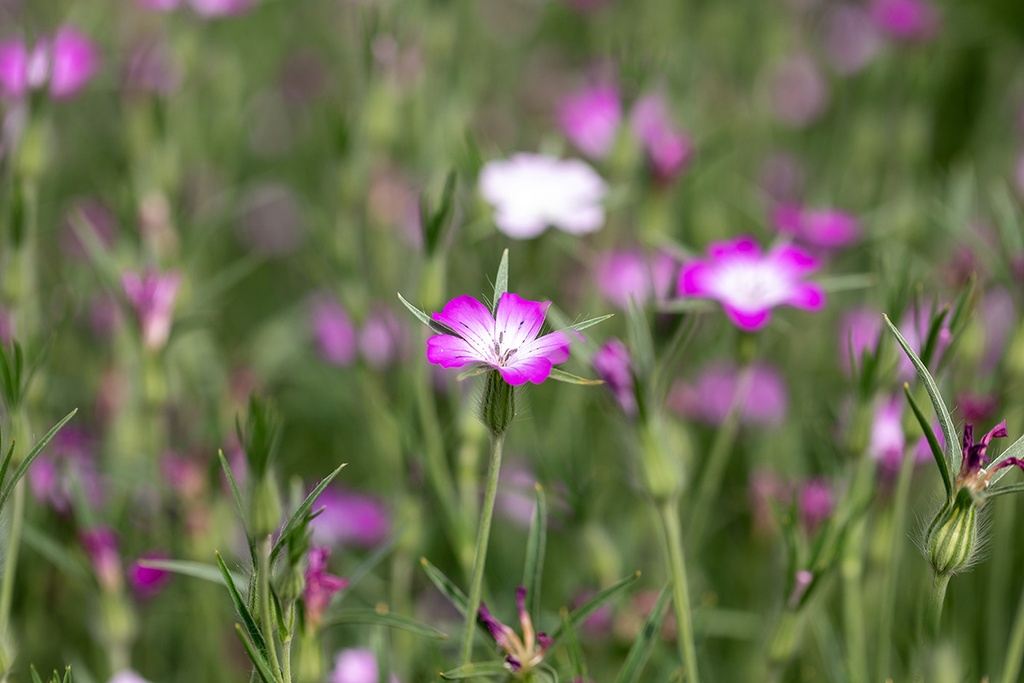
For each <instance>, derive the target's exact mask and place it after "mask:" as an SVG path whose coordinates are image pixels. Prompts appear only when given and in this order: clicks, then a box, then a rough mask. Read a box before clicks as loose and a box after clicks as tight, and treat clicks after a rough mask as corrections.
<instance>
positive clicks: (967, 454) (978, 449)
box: [956, 420, 1024, 493]
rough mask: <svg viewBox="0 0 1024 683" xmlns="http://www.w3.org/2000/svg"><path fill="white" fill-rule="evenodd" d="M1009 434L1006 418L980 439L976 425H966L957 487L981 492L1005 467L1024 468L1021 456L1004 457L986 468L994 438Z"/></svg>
mask: <svg viewBox="0 0 1024 683" xmlns="http://www.w3.org/2000/svg"><path fill="white" fill-rule="evenodd" d="M1006 436H1008V432H1007V431H1006V420H1003V421H1002V422H1000V423H999V424H997V425H996V426H995V427H993V428H992V429H990V430H988V433H986V434H985V436H983V437H981V440H980V441H977V442H976V441H975V440H974V425H971V424H966V425H964V440H963V460H961V461H960V472H958V473H957V476H956V489H957V490H959V489H961V488H966V489H969V490H970V491H972V492H974V493H981V492H983V491H984V490H985V489H986V488H988V484H989V481H990V480H991V479H992V475H993V474H995V473H996V472H998V471H999V470H1001V469H1003V468H1004V467H1019V468H1020V469H1021V470H1024V460H1021V459H1020V458H1003V459H1002V460H1000V461H999V462H998V463H996V464H995V465H993V466H992V467H988V468H986V467H985V466H986V465H987V464H988V461H989V457H988V454H987V453H986V451H987V450H988V446H989V444H990V443H992V439H1002V438H1005V437H1006Z"/></svg>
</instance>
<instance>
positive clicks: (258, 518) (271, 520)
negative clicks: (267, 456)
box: [249, 472, 281, 538]
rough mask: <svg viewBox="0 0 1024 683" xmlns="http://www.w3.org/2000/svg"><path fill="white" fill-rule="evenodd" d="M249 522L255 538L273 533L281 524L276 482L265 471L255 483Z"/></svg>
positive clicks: (279, 497) (279, 498) (279, 499)
mask: <svg viewBox="0 0 1024 683" xmlns="http://www.w3.org/2000/svg"><path fill="white" fill-rule="evenodd" d="M249 523H250V525H251V528H252V533H253V535H254V536H255V537H256V538H262V537H263V536H267V535H269V534H272V533H274V531H275V530H276V529H277V527H278V526H280V524H281V496H280V494H279V493H278V491H277V482H275V481H274V477H273V476H271V474H270V472H267V473H266V474H265V475H264V476H263V477H262V478H261V479H260V480H259V482H258V483H257V484H256V490H255V491H253V496H252V501H251V503H250V508H249Z"/></svg>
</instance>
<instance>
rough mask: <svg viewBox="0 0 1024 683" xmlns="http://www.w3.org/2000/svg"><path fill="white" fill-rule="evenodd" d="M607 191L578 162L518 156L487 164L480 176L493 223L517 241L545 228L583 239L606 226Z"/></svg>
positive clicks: (596, 176) (585, 166) (582, 163)
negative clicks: (491, 207)
mask: <svg viewBox="0 0 1024 683" xmlns="http://www.w3.org/2000/svg"><path fill="white" fill-rule="evenodd" d="M607 189H608V186H607V185H606V184H605V182H604V180H602V179H601V177H600V176H599V175H597V172H596V171H595V170H594V169H593V168H591V167H590V166H589V165H587V164H586V163H584V162H583V161H580V160H578V159H566V160H562V159H556V158H553V157H548V156H544V155H542V154H526V153H520V154H516V155H514V156H513V157H512V158H511V159H507V160H500V161H491V162H489V163H487V164H485V165H484V167H483V170H482V171H481V172H480V192H481V194H483V196H484V199H486V200H487V201H488V202H490V203H491V204H492V205H493V206H494V223H495V224H496V225H497V226H498V229H499V230H500V231H502V232H503V233H505V234H506V235H508V236H509V237H512V238H515V239H529V238H531V237H536V236H537V235H540V234H541V233H543V232H544V231H545V230H546V229H547V228H548V226H554V227H556V228H559V229H561V230H564V231H565V232H568V233H571V234H574V235H581V234H584V233H589V232H594V231H595V230H598V229H600V228H601V226H602V225H603V224H604V207H603V206H602V205H601V200H602V199H604V196H605V193H606V192H607Z"/></svg>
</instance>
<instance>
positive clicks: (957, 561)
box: [925, 489, 978, 576]
mask: <svg viewBox="0 0 1024 683" xmlns="http://www.w3.org/2000/svg"><path fill="white" fill-rule="evenodd" d="M977 543H978V506H977V505H976V504H975V502H974V499H973V498H972V497H971V495H970V492H969V491H968V490H967V489H961V490H960V491H959V492H958V493H957V496H956V499H955V500H954V501H953V504H952V505H949V506H947V507H944V508H943V509H942V510H941V511H940V512H939V514H938V515H936V516H935V519H933V520H932V523H931V524H930V525H929V527H928V534H927V536H926V537H925V552H926V554H927V555H928V561H929V562H930V563H931V565H932V569H934V570H935V573H936V574H937V575H939V576H946V575H949V574H955V573H956V572H958V571H961V570H963V569H966V568H967V567H968V566H969V565H970V563H971V559H972V558H973V557H974V552H975V549H976V547H977Z"/></svg>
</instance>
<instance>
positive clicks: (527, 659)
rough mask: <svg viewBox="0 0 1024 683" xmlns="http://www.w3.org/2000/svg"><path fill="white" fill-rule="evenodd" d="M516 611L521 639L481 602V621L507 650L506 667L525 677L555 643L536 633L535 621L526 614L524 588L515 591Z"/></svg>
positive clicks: (479, 615) (547, 637) (543, 634)
mask: <svg viewBox="0 0 1024 683" xmlns="http://www.w3.org/2000/svg"><path fill="white" fill-rule="evenodd" d="M516 608H517V609H518V611H519V624H520V626H521V627H522V630H523V635H522V638H520V637H519V634H518V633H516V632H515V631H513V630H512V629H511V628H510V627H508V626H506V625H505V624H503V623H501V622H500V621H498V620H497V619H495V618H494V616H493V615H492V614H491V613H490V611H489V610H488V609H487V605H486V604H483V603H481V605H480V612H479V614H478V618H479V620H480V621H481V622H482V623H483V625H484V626H485V627H486V628H487V631H488V633H490V634H491V637H492V638H494V640H495V642H496V643H498V646H499V647H500V648H501V649H502V650H504V651H505V664H507V665H508V667H509V669H511V670H512V671H513V672H514V673H516V674H518V675H523V674H525V673H527V672H529V671H531V670H533V669H534V668H536V667H537V666H538V665H539V664H540V663H541V662H542V661H544V653H545V652H547V649H548V648H549V647H550V646H551V643H552V642H553V641H552V640H551V637H550V636H548V635H547V634H546V633H537V632H535V631H534V628H533V620H532V619H531V618H530V613H529V612H527V611H526V589H525V588H523V587H522V586H520V587H519V588H518V589H516Z"/></svg>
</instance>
